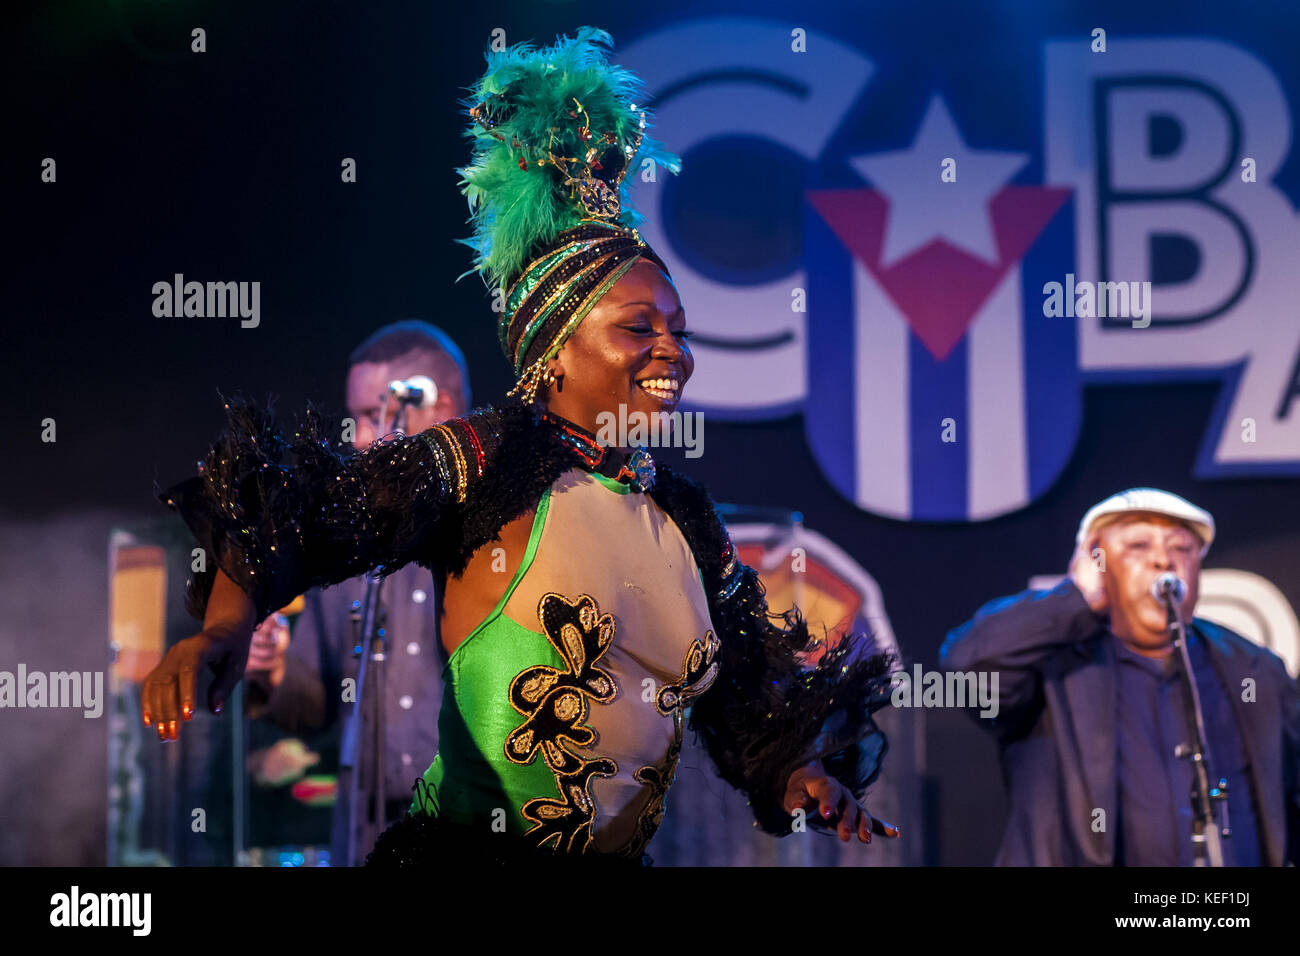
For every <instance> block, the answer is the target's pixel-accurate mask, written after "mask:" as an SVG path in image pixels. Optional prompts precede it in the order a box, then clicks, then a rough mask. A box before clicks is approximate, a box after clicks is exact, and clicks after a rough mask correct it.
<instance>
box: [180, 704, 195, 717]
mask: <svg viewBox="0 0 1300 956" xmlns="http://www.w3.org/2000/svg"><path fill="white" fill-rule="evenodd" d="M181 716H182V717H184V718H185V719H186V720H189V719H191V718H192V717H193V716H194V707H193V705H191V704H190V702H189V701H186V702H185V703H184V704H182V705H181Z"/></svg>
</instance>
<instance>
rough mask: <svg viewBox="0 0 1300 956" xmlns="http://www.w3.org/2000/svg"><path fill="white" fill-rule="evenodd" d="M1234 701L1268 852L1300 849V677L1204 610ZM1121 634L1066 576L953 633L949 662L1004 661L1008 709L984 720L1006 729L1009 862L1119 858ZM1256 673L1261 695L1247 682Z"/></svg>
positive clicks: (1005, 848) (953, 665)
mask: <svg viewBox="0 0 1300 956" xmlns="http://www.w3.org/2000/svg"><path fill="white" fill-rule="evenodd" d="M1191 627H1192V628H1193V629H1194V630H1195V631H1196V633H1197V634H1199V635H1200V637H1201V638H1202V639H1203V640H1204V641H1205V645H1206V647H1207V649H1208V650H1209V656H1210V659H1211V661H1213V664H1214V667H1215V670H1216V672H1217V673H1218V676H1219V679H1220V680H1221V681H1222V682H1223V686H1224V690H1225V691H1226V693H1227V696H1228V699H1229V700H1230V701H1231V702H1232V706H1233V711H1234V713H1235V714H1236V717H1237V726H1238V729H1239V730H1240V732H1241V740H1242V744H1243V746H1244V747H1245V750H1246V757H1247V759H1248V760H1249V762H1250V773H1251V782H1252V785H1253V787H1254V791H1255V795H1256V803H1257V807H1256V813H1257V816H1258V820H1259V830H1260V840H1261V844H1262V845H1261V847H1260V850H1261V854H1262V855H1261V859H1262V860H1263V861H1264V862H1266V863H1267V864H1268V865H1270V866H1282V865H1285V864H1286V863H1288V862H1290V863H1295V862H1296V857H1297V854H1298V853H1300V770H1298V769H1297V767H1298V766H1300V688H1298V687H1297V684H1296V681H1295V680H1293V679H1292V678H1291V677H1290V676H1289V675H1288V674H1287V672H1286V668H1285V666H1284V665H1283V664H1282V661H1281V660H1280V659H1279V658H1278V657H1277V655H1275V654H1273V653H1272V652H1271V651H1268V650H1266V649H1265V648H1262V647H1259V646H1258V645H1256V644H1253V643H1251V642H1250V641H1249V640H1247V639H1246V638H1244V637H1242V636H1241V635H1239V634H1236V633H1234V632H1232V631H1230V630H1228V629H1227V628H1225V627H1221V626H1219V625H1217V624H1212V623H1211V622H1209V621H1205V620H1202V619H1200V618H1196V619H1194V620H1193V622H1192V625H1191ZM1113 641H1114V638H1112V637H1110V634H1109V631H1108V629H1107V626H1106V620H1105V618H1104V617H1102V616H1099V615H1098V614H1096V613H1095V612H1094V611H1093V610H1092V609H1091V608H1090V607H1089V606H1088V604H1087V602H1086V601H1085V600H1084V598H1083V595H1082V594H1081V593H1080V592H1079V589H1078V588H1077V587H1075V585H1074V584H1073V583H1072V582H1071V581H1069V580H1066V581H1063V582H1062V583H1061V584H1060V585H1058V586H1057V587H1056V588H1054V589H1053V590H1051V591H1026V592H1024V593H1022V594H1018V595H1016V596H1015V597H1010V598H1000V599H998V600H996V601H993V602H991V603H989V604H987V605H985V606H984V607H983V608H981V609H980V610H979V611H978V612H977V614H976V615H975V618H974V619H973V620H971V621H968V622H967V623H966V624H963V625H962V626H961V627H959V628H957V629H956V630H955V631H953V632H951V633H950V634H949V635H948V639H947V640H946V641H945V642H944V645H943V648H942V649H941V650H940V652H939V656H940V663H941V666H942V667H943V668H944V669H945V670H955V671H989V672H991V671H997V672H998V691H999V693H998V708H999V709H998V714H997V717H996V718H992V719H982V718H979V717H978V712H977V711H972V712H971V713H972V715H973V716H975V717H976V719H977V720H978V722H979V724H980V725H981V726H982V727H984V728H985V729H986V730H989V731H990V732H992V733H993V735H994V736H995V737H996V738H997V741H998V746H999V749H1000V751H1001V757H1002V772H1003V778H1004V782H1005V783H1006V787H1007V790H1008V792H1009V795H1010V799H1011V812H1010V815H1009V818H1008V820H1007V828H1006V832H1005V834H1004V835H1003V838H1002V847H1001V849H1000V850H999V851H998V856H997V860H996V862H997V864H998V865H999V866H1112V865H1114V862H1115V832H1114V827H1113V826H1107V827H1105V829H1104V830H1103V831H1102V832H1095V831H1094V829H1093V821H1094V818H1095V814H1094V812H1093V811H1094V810H1095V809H1098V808H1100V809H1103V810H1105V811H1106V817H1105V818H1106V820H1108V821H1115V820H1118V818H1119V817H1118V812H1117V811H1118V810H1119V783H1118V780H1119V778H1118V773H1117V770H1116V766H1117V747H1118V744H1117V740H1118V737H1117V735H1116V727H1115V714H1116V712H1117V707H1116V700H1115V694H1116V688H1117V687H1118V679H1117V675H1116V667H1117V663H1116V659H1115V654H1114V649H1113ZM1247 678H1249V679H1250V680H1251V681H1253V686H1254V701H1253V702H1249V701H1244V700H1243V699H1242V697H1243V691H1244V690H1245V688H1246V687H1247V686H1249V685H1245V684H1243V682H1244V681H1246V680H1247Z"/></svg>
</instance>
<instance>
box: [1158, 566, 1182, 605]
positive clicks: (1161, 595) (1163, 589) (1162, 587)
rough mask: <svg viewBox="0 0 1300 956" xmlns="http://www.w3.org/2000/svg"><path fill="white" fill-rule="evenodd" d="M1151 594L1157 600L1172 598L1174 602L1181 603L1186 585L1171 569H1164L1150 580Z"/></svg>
mask: <svg viewBox="0 0 1300 956" xmlns="http://www.w3.org/2000/svg"><path fill="white" fill-rule="evenodd" d="M1151 596H1152V597H1153V598H1155V599H1156V600H1157V601H1163V600H1165V599H1166V598H1172V599H1173V601H1174V603H1175V604H1182V603H1183V598H1185V597H1187V585H1186V584H1184V583H1183V579H1182V578H1180V577H1179V576H1178V575H1176V574H1174V573H1173V572H1172V571H1166V572H1165V573H1164V574H1162V575H1160V576H1159V577H1158V578H1156V579H1155V580H1154V581H1152V582H1151Z"/></svg>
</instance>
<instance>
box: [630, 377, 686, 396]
mask: <svg viewBox="0 0 1300 956" xmlns="http://www.w3.org/2000/svg"><path fill="white" fill-rule="evenodd" d="M637 384H638V385H640V386H641V387H642V388H643V389H645V390H646V391H647V392H649V393H650V394H651V395H653V396H654V397H655V398H657V399H659V400H660V401H664V402H668V401H672V400H673V399H674V398H676V397H677V379H675V378H646V379H642V380H641V381H639V382H637Z"/></svg>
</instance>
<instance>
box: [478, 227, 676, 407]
mask: <svg viewBox="0 0 1300 956" xmlns="http://www.w3.org/2000/svg"><path fill="white" fill-rule="evenodd" d="M642 258H645V259H649V260H650V261H652V262H654V263H655V264H656V265H658V266H659V268H661V269H663V271H664V274H665V275H669V277H670V278H671V275H670V274H669V272H668V266H667V265H666V264H665V263H664V261H663V260H662V259H661V258H660V257H659V255H658V254H657V253H655V251H654V250H653V249H651V248H650V246H649V245H647V244H646V242H645V240H643V239H642V238H641V234H640V233H639V232H637V230H636V229H634V228H626V227H623V226H618V225H614V224H611V223H608V222H604V221H601V220H597V219H592V220H584V221H583V223H582V224H581V225H579V226H577V227H575V228H573V229H568V230H566V231H564V232H562V233H560V235H559V236H557V237H556V239H555V241H554V242H553V243H551V244H550V246H549V247H548V248H547V249H546V250H544V251H542V252H541V253H540V254H539V255H537V256H536V257H535V258H533V259H532V261H530V262H529V263H528V265H527V266H525V267H524V271H523V272H522V273H521V274H520V276H519V278H517V279H516V280H515V281H514V282H513V283H512V284H511V286H510V287H509V289H508V290H507V292H506V297H505V311H504V312H503V313H502V315H501V320H500V324H499V332H500V340H501V347H502V349H503V350H504V351H505V353H506V357H507V358H509V359H510V361H511V362H512V363H513V364H514V369H515V375H516V376H518V377H519V380H518V382H517V383H516V384H515V387H514V388H513V389H511V391H510V394H511V395H513V394H515V393H516V392H520V393H522V394H523V396H524V399H525V400H526V401H528V402H531V401H532V400H533V398H534V396H535V394H536V391H537V386H538V384H539V382H540V381H541V378H542V375H543V374H544V372H545V370H546V363H547V362H549V361H550V360H551V358H553V357H554V356H555V354H556V353H557V352H559V350H560V347H561V346H563V345H564V342H565V340H566V339H568V337H569V336H570V335H572V334H573V333H574V332H575V331H576V330H577V328H578V325H579V324H580V323H581V322H582V320H583V319H584V318H586V316H587V315H588V313H590V312H591V310H592V308H593V307H594V306H595V305H596V303H597V302H599V301H600V298H601V296H603V295H604V294H605V293H606V292H608V291H609V290H610V289H612V288H613V287H614V285H615V283H617V282H618V280H619V279H621V278H622V277H623V276H624V275H625V274H626V273H627V271H628V270H629V269H631V268H632V266H633V265H635V264H636V262H637V260H639V259H642Z"/></svg>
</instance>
